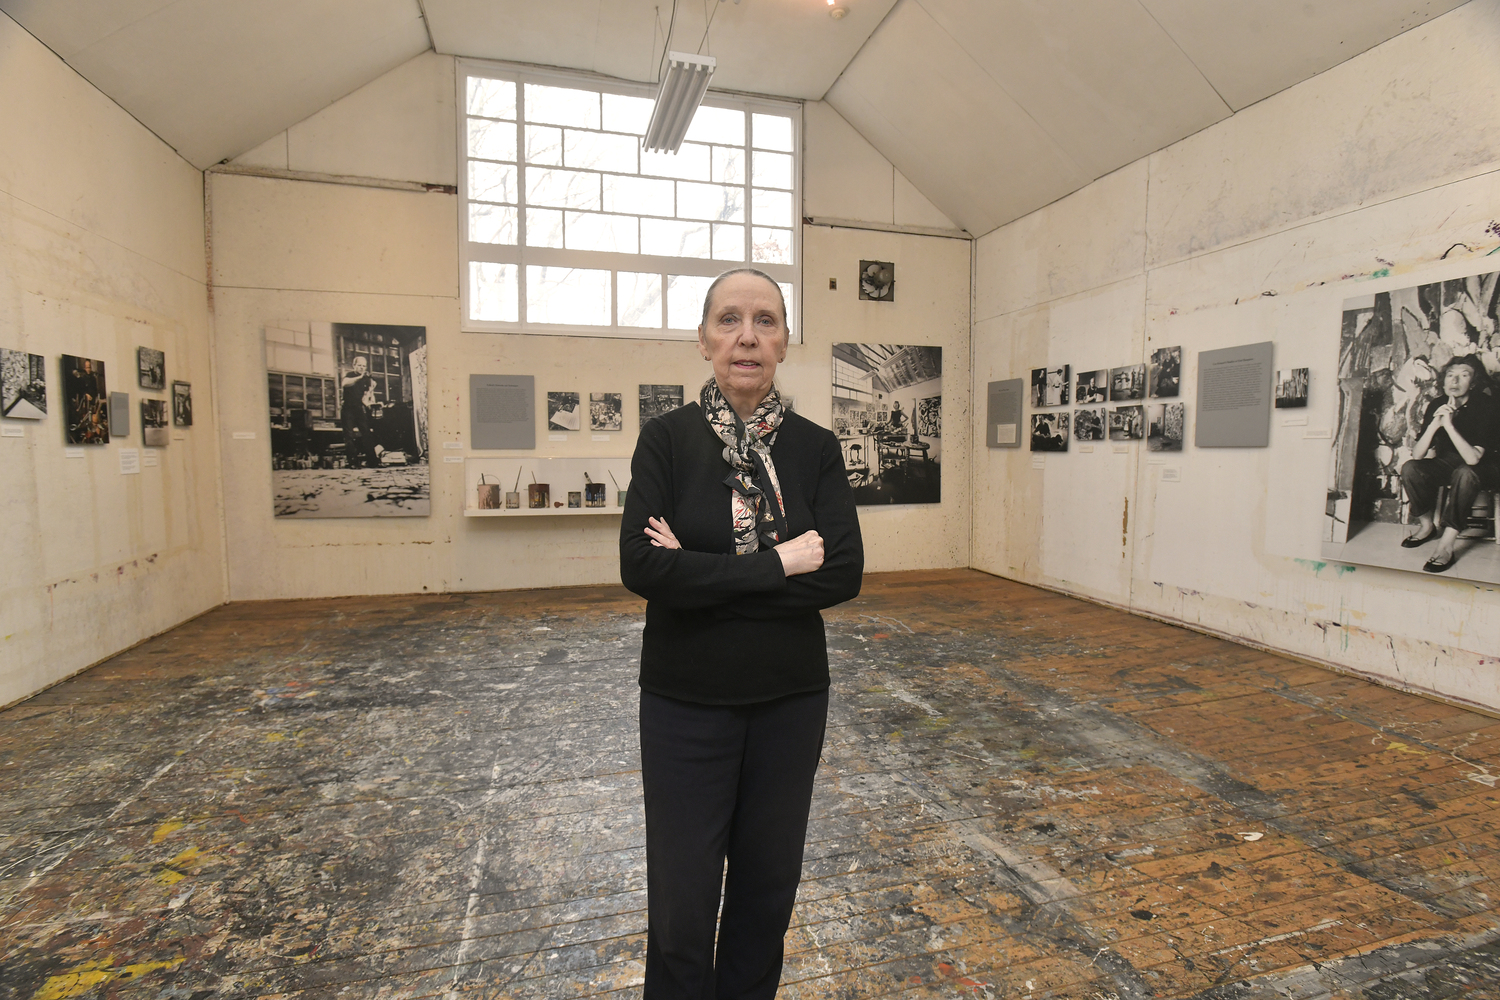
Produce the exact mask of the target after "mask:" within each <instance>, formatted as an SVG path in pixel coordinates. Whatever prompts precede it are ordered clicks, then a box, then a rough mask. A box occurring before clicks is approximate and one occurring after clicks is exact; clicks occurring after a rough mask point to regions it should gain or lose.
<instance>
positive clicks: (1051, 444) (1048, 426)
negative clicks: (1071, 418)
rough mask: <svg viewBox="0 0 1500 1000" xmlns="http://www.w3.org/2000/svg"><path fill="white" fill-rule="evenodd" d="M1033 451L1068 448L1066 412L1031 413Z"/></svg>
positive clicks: (1063, 449) (1064, 449) (1065, 449)
mask: <svg viewBox="0 0 1500 1000" xmlns="http://www.w3.org/2000/svg"><path fill="white" fill-rule="evenodd" d="M1031 450H1032V451H1067V450H1068V415H1067V414H1066V413H1033V414H1032V415H1031Z"/></svg>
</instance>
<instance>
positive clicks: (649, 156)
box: [641, 142, 708, 181]
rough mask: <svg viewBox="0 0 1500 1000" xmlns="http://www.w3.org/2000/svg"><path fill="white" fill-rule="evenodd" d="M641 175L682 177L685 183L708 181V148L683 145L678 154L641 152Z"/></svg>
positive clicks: (693, 144)
mask: <svg viewBox="0 0 1500 1000" xmlns="http://www.w3.org/2000/svg"><path fill="white" fill-rule="evenodd" d="M641 173H643V174H655V175H656V176H658V177H680V178H681V179H683V180H685V181H706V180H708V147H707V146H699V145H697V144H696V143H687V142H685V143H683V144H682V149H681V150H679V151H678V152H676V153H649V152H647V151H646V150H644V149H643V150H641Z"/></svg>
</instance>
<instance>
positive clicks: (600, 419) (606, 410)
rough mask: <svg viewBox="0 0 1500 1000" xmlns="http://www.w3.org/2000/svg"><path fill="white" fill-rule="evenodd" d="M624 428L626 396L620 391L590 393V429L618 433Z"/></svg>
mask: <svg viewBox="0 0 1500 1000" xmlns="http://www.w3.org/2000/svg"><path fill="white" fill-rule="evenodd" d="M624 428H625V403H624V397H623V396H622V395H621V394H620V393H618V392H591V393H589V430H591V431H613V432H616V433H618V432H619V431H621V430H623V429H624Z"/></svg>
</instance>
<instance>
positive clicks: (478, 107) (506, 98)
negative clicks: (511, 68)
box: [469, 76, 516, 119]
mask: <svg viewBox="0 0 1500 1000" xmlns="http://www.w3.org/2000/svg"><path fill="white" fill-rule="evenodd" d="M469 114H471V115H484V116H485V117H486V118H510V119H514V118H515V117H516V85H515V83H514V82H513V81H511V80H486V79H483V78H482V77H477V76H471V77H469Z"/></svg>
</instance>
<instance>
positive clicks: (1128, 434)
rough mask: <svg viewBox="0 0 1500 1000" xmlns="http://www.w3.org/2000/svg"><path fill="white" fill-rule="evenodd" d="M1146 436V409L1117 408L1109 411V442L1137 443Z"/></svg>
mask: <svg viewBox="0 0 1500 1000" xmlns="http://www.w3.org/2000/svg"><path fill="white" fill-rule="evenodd" d="M1145 436H1146V408H1145V407H1144V406H1117V407H1115V408H1114V409H1113V410H1110V411H1109V439H1110V440H1111V441H1139V440H1141V439H1142V438H1144V437H1145Z"/></svg>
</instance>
